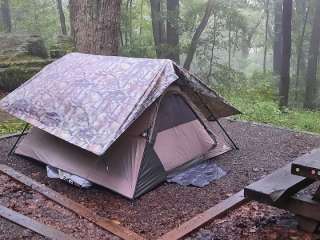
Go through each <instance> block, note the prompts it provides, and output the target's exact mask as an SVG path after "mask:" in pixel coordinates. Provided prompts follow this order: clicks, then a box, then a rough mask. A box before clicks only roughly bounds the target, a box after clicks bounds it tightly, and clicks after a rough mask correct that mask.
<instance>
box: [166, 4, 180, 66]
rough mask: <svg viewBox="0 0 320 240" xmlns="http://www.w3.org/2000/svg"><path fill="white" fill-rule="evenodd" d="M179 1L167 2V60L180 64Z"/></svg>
mask: <svg viewBox="0 0 320 240" xmlns="http://www.w3.org/2000/svg"><path fill="white" fill-rule="evenodd" d="M178 22H179V0H167V45H168V56H167V58H169V59H171V60H173V61H175V62H176V63H178V64H180V58H179V56H180V51H179V31H178V29H179V26H178Z"/></svg>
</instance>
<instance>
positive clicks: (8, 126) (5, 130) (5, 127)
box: [0, 119, 25, 136]
mask: <svg viewBox="0 0 320 240" xmlns="http://www.w3.org/2000/svg"><path fill="white" fill-rule="evenodd" d="M24 125H25V122H23V121H20V120H17V119H14V120H10V121H6V122H2V123H0V136H1V135H5V134H11V133H18V132H21V131H22V129H23V128H24Z"/></svg>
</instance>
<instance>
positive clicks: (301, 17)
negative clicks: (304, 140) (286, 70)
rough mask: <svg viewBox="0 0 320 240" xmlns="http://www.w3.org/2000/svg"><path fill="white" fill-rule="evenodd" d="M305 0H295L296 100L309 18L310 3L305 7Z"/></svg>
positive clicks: (303, 62)
mask: <svg viewBox="0 0 320 240" xmlns="http://www.w3.org/2000/svg"><path fill="white" fill-rule="evenodd" d="M306 3H307V1H306V0H300V1H296V11H297V16H298V21H297V29H298V30H299V31H301V33H299V37H298V41H297V47H296V48H297V49H296V52H297V66H296V86H295V101H298V92H299V85H300V84H299V83H300V72H303V73H304V72H305V67H306V66H305V65H306V63H305V53H304V47H303V43H304V41H305V35H306V34H305V33H306V26H307V21H308V18H309V12H310V4H309V5H308V7H307V4H306Z"/></svg>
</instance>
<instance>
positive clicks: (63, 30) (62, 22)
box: [57, 0, 67, 35]
mask: <svg viewBox="0 0 320 240" xmlns="http://www.w3.org/2000/svg"><path fill="white" fill-rule="evenodd" d="M57 9H58V13H59V17H60V25H61V33H62V34H63V35H67V27H66V18H65V16H64V12H63V8H62V2H61V0H57Z"/></svg>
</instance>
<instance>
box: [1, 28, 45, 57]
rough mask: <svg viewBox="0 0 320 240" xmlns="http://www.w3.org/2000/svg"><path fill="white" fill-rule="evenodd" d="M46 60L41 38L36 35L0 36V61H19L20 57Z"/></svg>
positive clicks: (11, 34) (16, 34)
mask: <svg viewBox="0 0 320 240" xmlns="http://www.w3.org/2000/svg"><path fill="white" fill-rule="evenodd" d="M26 56H31V57H39V58H43V59H46V58H48V52H47V49H46V47H45V45H44V42H43V40H42V38H41V37H40V36H39V35H36V34H27V33H19V34H18V33H5V34H0V61H1V62H2V61H13V60H19V58H20V57H26Z"/></svg>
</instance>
